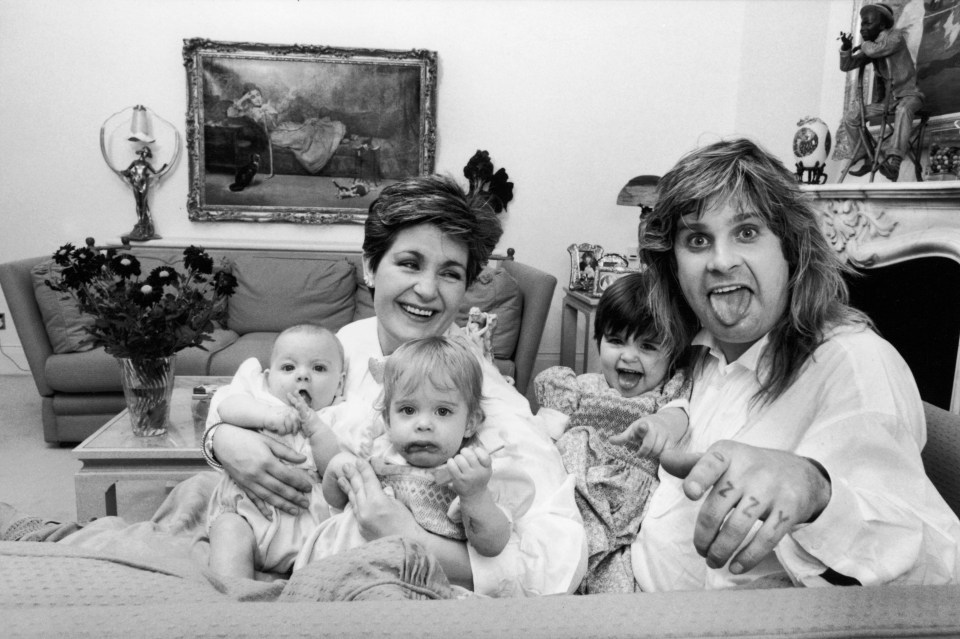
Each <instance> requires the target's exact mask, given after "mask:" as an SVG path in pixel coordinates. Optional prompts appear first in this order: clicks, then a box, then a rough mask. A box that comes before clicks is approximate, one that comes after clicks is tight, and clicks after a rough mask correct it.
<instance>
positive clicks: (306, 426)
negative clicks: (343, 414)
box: [287, 393, 320, 439]
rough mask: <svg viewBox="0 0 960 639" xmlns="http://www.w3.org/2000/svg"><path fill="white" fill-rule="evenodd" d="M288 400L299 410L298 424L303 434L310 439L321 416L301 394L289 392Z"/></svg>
mask: <svg viewBox="0 0 960 639" xmlns="http://www.w3.org/2000/svg"><path fill="white" fill-rule="evenodd" d="M287 401H289V402H290V405H291V406H293V409H294V410H295V411H297V426H299V428H300V431H301V432H302V433H303V436H304V437H306V438H308V439H309V438H310V437H311V436H312V435H313V433H314V431H316V430H317V427H318V426H319V425H320V417H319V416H318V415H317V412H316V411H315V410H313V409H312V408H310V405H309V404H307V402H305V401H304V399H303V397H301V396H300V395H294V394H293V393H287Z"/></svg>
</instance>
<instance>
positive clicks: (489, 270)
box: [456, 266, 523, 359]
mask: <svg viewBox="0 0 960 639" xmlns="http://www.w3.org/2000/svg"><path fill="white" fill-rule="evenodd" d="M473 307H477V308H479V309H480V310H481V311H483V312H486V313H494V314H496V316H497V327H496V329H495V330H494V332H493V354H494V356H495V357H496V358H497V359H510V358H512V357H513V353H514V351H516V350H517V340H518V339H519V338H520V320H521V316H522V315H523V292H522V291H521V290H520V285H519V284H517V280H515V279H514V278H513V276H512V275H510V273H508V272H507V271H505V270H504V269H502V268H494V267H491V266H488V267H486V268H484V269H483V270H482V271H481V272H480V275H479V276H478V277H477V280H476V281H475V282H474V283H473V286H471V287H470V288H469V289H467V295H466V297H464V299H463V304H461V305H460V309H459V310H458V311H457V319H456V322H457V324H458V325H459V326H465V325H466V323H467V315H468V314H469V313H470V309H471V308H473Z"/></svg>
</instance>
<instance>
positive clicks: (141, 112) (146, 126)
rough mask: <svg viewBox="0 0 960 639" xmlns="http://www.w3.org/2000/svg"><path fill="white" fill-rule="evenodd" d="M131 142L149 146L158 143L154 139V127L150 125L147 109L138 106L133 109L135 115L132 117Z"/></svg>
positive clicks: (140, 105)
mask: <svg viewBox="0 0 960 639" xmlns="http://www.w3.org/2000/svg"><path fill="white" fill-rule="evenodd" d="M128 139H129V140H130V141H131V142H143V143H146V144H149V143H151V142H156V138H155V137H153V127H152V126H151V123H150V114H149V113H147V109H146V107H144V106H143V105H142V104H138V105H136V106H135V107H133V114H132V115H131V117H130V137H129V138H128Z"/></svg>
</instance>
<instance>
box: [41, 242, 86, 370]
mask: <svg viewBox="0 0 960 639" xmlns="http://www.w3.org/2000/svg"><path fill="white" fill-rule="evenodd" d="M60 271H61V268H60V267H59V266H57V265H56V264H55V263H54V261H53V260H47V261H45V262H40V263H39V264H37V265H36V266H34V267H33V268H32V269H30V275H31V276H32V277H33V294H34V296H35V297H36V298H37V306H39V307H40V315H42V316H43V324H44V326H45V327H46V329H47V337H49V338H50V345H51V346H52V347H53V352H54V353H57V354H61V353H80V352H83V351H89V350H91V349H93V344H91V343H90V342H88V341H87V340H88V339H89V337H90V336H89V334H88V333H87V331H86V330H85V329H86V327H87V326H92V325H93V318H92V317H91V316H89V315H85V314H84V313H82V312H80V306H79V305H78V304H77V300H76V298H74V297H73V295H71V294H70V293H67V292H65V291H64V292H59V291H55V290H53V289H52V288H50V287H49V286H47V285H46V284H45V283H44V281H45V280H47V279H50V278H51V277H53V276H55V275H58V274H59V273H60Z"/></svg>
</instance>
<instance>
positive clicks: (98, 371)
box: [44, 328, 237, 393]
mask: <svg viewBox="0 0 960 639" xmlns="http://www.w3.org/2000/svg"><path fill="white" fill-rule="evenodd" d="M211 337H213V341H212V342H204V343H203V349H201V348H197V347H192V348H185V349H183V350H182V351H180V352H179V353H177V362H176V364H175V368H174V374H175V375H210V374H211V373H209V367H210V359H211V357H212V356H213V354H214V353H216V352H217V351H219V350H221V349H223V348H226V347H228V346H229V345H230V344H233V343H234V342H236V341H237V334H236V333H234V332H233V331H228V330H224V329H219V328H218V329H215V330H214V331H213V334H212V336H211ZM204 349H206V350H204ZM44 375H45V376H46V378H47V383H48V384H50V387H51V388H53V389H54V390H55V391H57V392H61V393H110V392H119V391H120V390H121V387H120V367H119V365H118V364H117V360H116V358H115V357H113V356H112V355H107V353H106V352H105V351H104V350H103V347H98V348H95V349H93V350H89V351H85V352H82V353H71V354H60V355H51V356H50V357H48V358H47V361H46V362H45V364H44Z"/></svg>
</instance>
